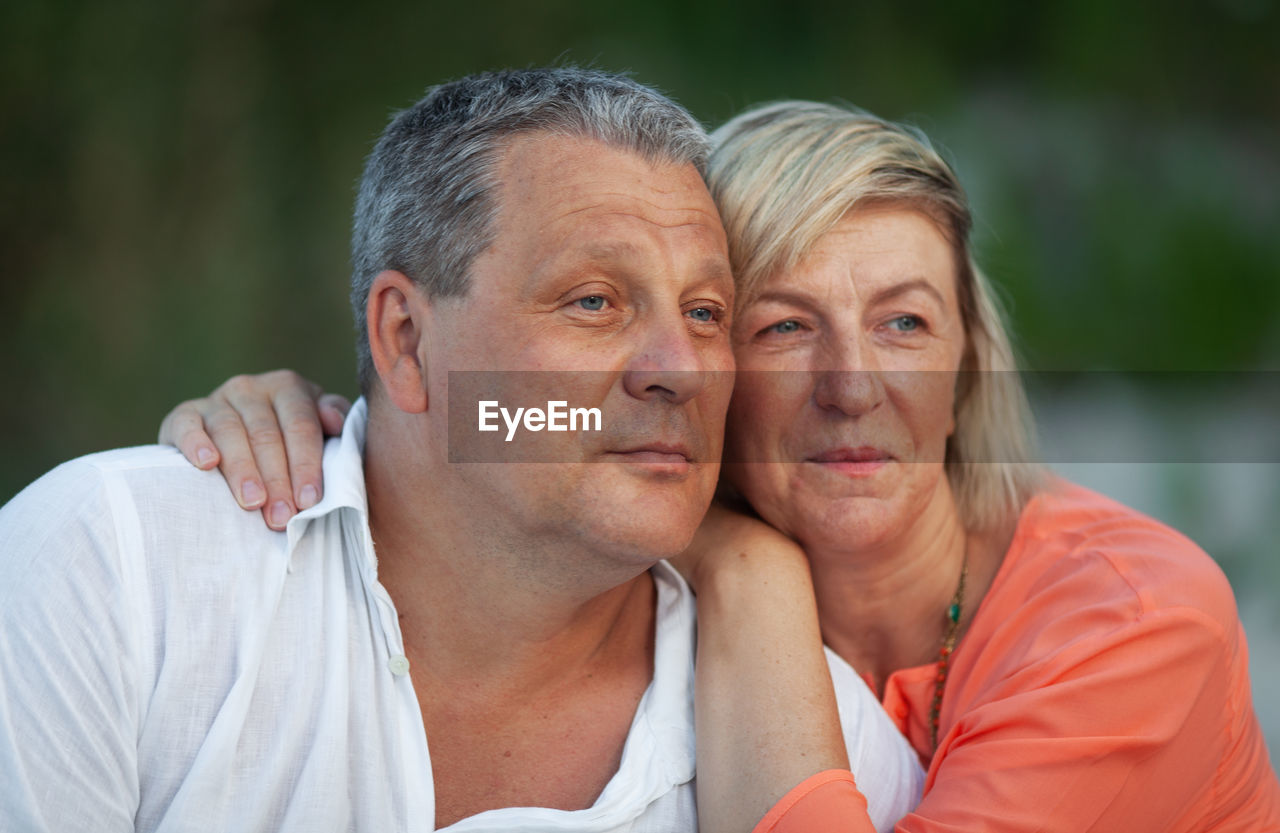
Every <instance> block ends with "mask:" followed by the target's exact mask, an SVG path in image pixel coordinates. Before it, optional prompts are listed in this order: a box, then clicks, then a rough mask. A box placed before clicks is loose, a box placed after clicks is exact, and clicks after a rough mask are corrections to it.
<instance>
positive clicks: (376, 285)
mask: <svg viewBox="0 0 1280 833" xmlns="http://www.w3.org/2000/svg"><path fill="white" fill-rule="evenodd" d="M428 319H429V315H428V305H427V302H426V299H425V298H423V296H422V292H421V290H419V289H418V287H417V286H415V285H414V283H413V281H412V280H410V279H409V277H408V276H407V275H405V274H404V273H402V272H395V271H391V270H388V271H386V272H381V273H379V274H378V276H377V277H375V278H374V279H373V285H372V286H370V287H369V301H368V303H367V304H366V305H365V320H366V324H367V325H368V328H369V352H370V353H371V354H372V357H373V366H374V367H375V368H376V369H377V371H378V376H379V378H381V380H382V387H383V389H384V390H385V391H386V394H387V398H388V399H390V400H391V402H392V403H393V404H394V405H395V406H396V407H397V408H399V409H400V410H402V411H404V412H405V413H410V414H420V413H422V412H423V411H425V410H427V367H426V338H427V321H428Z"/></svg>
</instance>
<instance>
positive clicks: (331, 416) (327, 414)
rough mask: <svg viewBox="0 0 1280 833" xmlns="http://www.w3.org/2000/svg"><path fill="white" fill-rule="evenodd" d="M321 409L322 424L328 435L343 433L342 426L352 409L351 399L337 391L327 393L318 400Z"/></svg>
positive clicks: (325, 433)
mask: <svg viewBox="0 0 1280 833" xmlns="http://www.w3.org/2000/svg"><path fill="white" fill-rule="evenodd" d="M316 407H317V408H319V409H320V425H321V426H322V427H323V428H324V435H325V436H326V437H337V436H339V435H341V434H342V426H343V424H344V423H346V421H347V414H348V413H350V411H351V400H349V399H347V398H346V397H345V396H341V395H339V394H336V393H326V394H324V395H323V396H321V397H320V398H319V399H318V400H316Z"/></svg>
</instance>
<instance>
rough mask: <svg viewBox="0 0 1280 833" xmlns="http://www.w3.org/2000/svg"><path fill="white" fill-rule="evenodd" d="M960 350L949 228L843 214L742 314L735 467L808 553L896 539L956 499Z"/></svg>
mask: <svg viewBox="0 0 1280 833" xmlns="http://www.w3.org/2000/svg"><path fill="white" fill-rule="evenodd" d="M964 347H965V336H964V327H963V323H962V321H961V316H960V305H959V300H958V297H957V290H956V267H955V259H954V251H953V249H952V246H951V244H950V243H949V242H948V241H947V239H946V238H945V237H944V236H943V234H942V232H941V231H940V230H939V228H938V226H936V225H935V224H934V222H933V221H932V220H931V219H930V218H929V217H928V216H926V215H924V214H922V213H920V212H917V211H913V210H910V209H905V208H893V207H889V208H875V209H863V210H857V211H854V212H852V213H850V214H848V215H846V216H845V217H844V218H843V219H842V220H841V221H840V222H839V224H837V225H836V227H835V228H834V229H832V230H831V231H830V232H829V233H828V234H826V235H825V236H824V237H822V238H821V239H820V240H819V241H818V243H817V245H816V246H815V247H814V249H813V250H812V251H811V252H810V253H809V254H808V255H807V256H806V257H805V259H804V260H803V261H801V262H800V264H799V265H797V266H796V267H795V268H794V269H792V270H790V271H787V272H784V273H781V274H779V275H776V276H774V277H773V278H771V279H770V280H768V281H767V282H766V283H765V285H764V286H763V287H762V288H761V291H760V292H759V294H758V296H757V297H756V298H755V300H753V301H751V302H750V303H749V304H748V305H747V306H746V307H744V308H743V310H742V311H741V312H740V313H739V314H738V316H737V320H736V321H735V322H734V352H735V355H736V357H737V363H738V376H737V383H736V385H735V387H734V393H733V401H732V403H731V404H730V406H729V417H728V429H727V431H728V433H727V445H726V453H725V459H726V461H727V462H726V466H725V471H726V474H727V476H728V477H729V478H730V480H731V482H732V483H733V484H734V485H735V486H736V487H737V488H738V489H739V491H741V492H742V494H743V495H744V496H745V497H746V498H747V500H749V501H750V502H751V504H752V506H754V507H755V509H756V511H757V512H759V513H760V515H761V516H762V517H763V518H764V519H765V520H767V521H768V522H769V523H771V524H773V525H774V526H775V527H777V528H779V529H781V530H782V531H783V532H786V533H787V534H789V535H791V536H793V537H795V538H796V539H797V540H799V541H800V542H801V543H802V544H803V545H805V546H806V548H808V549H812V548H815V547H825V548H832V547H834V548H838V549H858V548H863V547H870V546H876V545H879V544H886V543H891V542H892V541H893V540H894V538H895V537H896V536H898V535H899V534H901V533H902V532H904V531H906V530H908V529H910V528H911V527H912V526H913V525H914V524H917V523H920V522H922V521H923V520H925V518H924V515H925V514H926V513H929V512H938V511H947V510H948V509H949V508H950V506H951V503H950V502H951V497H950V492H949V489H948V487H947V485H946V477H945V476H944V473H943V460H944V455H945V451H946V443H947V437H948V436H950V434H951V433H952V431H954V430H955V419H954V400H955V386H956V374H957V372H958V371H959V368H960V362H961V358H962V356H963V354H964Z"/></svg>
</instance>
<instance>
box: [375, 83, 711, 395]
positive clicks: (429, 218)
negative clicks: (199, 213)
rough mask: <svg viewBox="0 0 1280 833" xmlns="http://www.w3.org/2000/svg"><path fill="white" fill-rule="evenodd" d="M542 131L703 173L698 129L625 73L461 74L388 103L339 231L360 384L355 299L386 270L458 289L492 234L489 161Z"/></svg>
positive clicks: (494, 206) (436, 290)
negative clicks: (351, 216) (348, 268)
mask: <svg viewBox="0 0 1280 833" xmlns="http://www.w3.org/2000/svg"><path fill="white" fill-rule="evenodd" d="M533 131H544V132H549V133H553V134H560V135H564V136H567V137H574V138H587V139H594V140H596V141H599V142H603V143H605V144H608V145H612V146H615V147H618V148H621V149H624V150H628V151H632V152H634V153H636V154H637V155H639V156H640V157H642V158H644V159H645V160H646V161H649V162H652V163H657V162H674V163H677V164H691V165H693V166H695V167H696V168H697V169H698V172H699V173H705V171H706V162H707V152H708V144H707V136H706V132H705V131H704V130H703V129H702V126H701V125H700V124H699V123H698V122H697V120H696V119H694V118H693V116H691V115H689V113H688V112H687V111H686V110H685V109H684V108H682V107H680V106H679V105H677V104H675V103H674V102H672V101H671V100H670V99H668V98H666V97H665V96H663V95H662V94H660V93H658V92H656V91H654V90H652V89H649V88H648V87H645V86H643V85H641V84H638V83H636V82H635V81H632V80H631V79H630V78H627V77H625V76H621V75H615V74H612V73H606V72H600V71H597V70H590V69H580V68H577V67H554V68H546V69H527V70H506V71H501V72H485V73H479V74H477V75H469V76H467V77H465V78H461V79H459V80H457V81H450V82H448V83H445V84H440V85H439V86H436V87H432V88H431V89H429V90H428V91H427V94H426V96H425V97H424V98H423V99H422V100H421V101H419V102H418V103H417V104H415V105H413V106H412V107H410V108H409V109H407V110H404V111H403V112H400V113H397V114H396V115H395V116H394V117H393V118H392V120H391V123H390V124H388V125H387V128H386V129H385V130H384V131H383V132H382V137H381V138H380V139H379V140H378V143H377V145H376V146H375V147H374V149H373V153H372V154H370V156H369V159H368V162H367V163H366V165H365V169H364V177H363V178H362V179H361V181H360V192H359V195H358V196H357V198H356V211H355V222H354V227H353V230H352V235H351V259H352V275H351V307H352V312H353V313H354V315H355V321H356V330H357V332H358V336H357V341H356V352H357V361H358V368H359V376H360V387H361V389H362V390H363V391H364V392H365V393H366V394H367V393H369V390H370V387H371V383H372V381H373V379H374V378H375V377H376V373H375V371H374V368H373V360H372V358H371V356H370V352H369V332H368V325H367V323H366V320H365V307H366V305H367V303H368V299H369V288H370V286H371V285H372V283H373V279H374V278H375V277H377V275H378V274H379V273H380V272H382V271H384V270H388V269H392V270H396V271H399V272H403V273H404V274H405V275H407V276H409V278H410V279H412V280H413V281H414V283H415V284H416V285H417V286H419V287H421V288H422V289H423V291H425V292H426V293H427V294H428V296H429V297H436V296H456V295H462V294H465V293H466V291H467V288H468V270H469V269H470V267H471V264H472V262H473V261H474V260H475V259H476V257H477V256H479V255H480V253H481V252H483V251H484V250H485V249H486V248H488V247H489V245H490V244H491V243H492V242H493V236H494V220H495V218H496V216H497V212H498V201H497V198H496V195H495V192H496V189H497V187H498V185H499V182H498V181H497V174H496V169H497V163H498V160H499V158H500V156H501V153H502V151H503V150H504V148H505V147H506V144H507V142H508V141H509V140H510V139H511V138H512V137H513V136H515V135H517V134H521V133H528V132H533Z"/></svg>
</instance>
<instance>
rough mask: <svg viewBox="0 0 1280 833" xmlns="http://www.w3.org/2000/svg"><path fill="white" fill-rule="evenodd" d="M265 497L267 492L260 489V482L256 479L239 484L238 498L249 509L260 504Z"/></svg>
mask: <svg viewBox="0 0 1280 833" xmlns="http://www.w3.org/2000/svg"><path fill="white" fill-rule="evenodd" d="M266 499H267V493H266V492H264V491H262V484H261V483H259V482H258V481H256V480H246V481H245V482H243V483H241V484H240V500H241V501H242V502H243V503H244V505H245V506H247V507H249V508H250V509H252V508H253V507H255V506H261V505H262V502H263V501H264V500H266Z"/></svg>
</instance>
